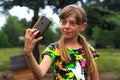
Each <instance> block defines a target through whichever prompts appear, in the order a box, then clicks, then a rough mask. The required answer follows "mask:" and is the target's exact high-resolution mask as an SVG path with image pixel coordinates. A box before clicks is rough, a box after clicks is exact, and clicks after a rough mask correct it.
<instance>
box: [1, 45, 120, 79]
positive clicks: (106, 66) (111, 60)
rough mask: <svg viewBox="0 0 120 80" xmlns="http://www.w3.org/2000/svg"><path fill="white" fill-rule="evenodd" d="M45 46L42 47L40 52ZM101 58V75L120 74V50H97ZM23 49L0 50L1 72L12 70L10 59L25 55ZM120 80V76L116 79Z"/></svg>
mask: <svg viewBox="0 0 120 80" xmlns="http://www.w3.org/2000/svg"><path fill="white" fill-rule="evenodd" d="M43 49H45V46H40V52H42V51H43ZM97 51H98V52H99V54H100V57H99V58H98V60H97V63H98V69H99V72H100V73H107V72H113V73H117V74H118V75H119V74H120V49H97ZM23 53H24V52H23V48H3V49H0V71H3V70H10V57H11V56H15V55H19V54H23ZM115 80H120V76H119V77H118V78H117V79H115Z"/></svg>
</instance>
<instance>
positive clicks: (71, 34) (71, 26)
mask: <svg viewBox="0 0 120 80" xmlns="http://www.w3.org/2000/svg"><path fill="white" fill-rule="evenodd" d="M60 29H61V33H62V35H63V36H64V38H75V37H76V36H78V34H79V32H80V25H78V24H77V22H76V19H75V16H74V15H73V14H72V15H70V16H69V17H67V18H66V19H64V20H63V19H61V20H60Z"/></svg>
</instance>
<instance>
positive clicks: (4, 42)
mask: <svg viewBox="0 0 120 80" xmlns="http://www.w3.org/2000/svg"><path fill="white" fill-rule="evenodd" d="M8 46H9V42H8V37H7V35H6V34H5V33H4V32H3V31H2V30H0V47H1V48H3V47H8Z"/></svg>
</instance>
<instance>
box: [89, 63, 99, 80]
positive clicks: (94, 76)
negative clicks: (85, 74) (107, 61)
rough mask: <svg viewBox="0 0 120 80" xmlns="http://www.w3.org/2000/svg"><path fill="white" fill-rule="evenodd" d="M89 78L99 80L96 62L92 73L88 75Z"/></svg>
mask: <svg viewBox="0 0 120 80" xmlns="http://www.w3.org/2000/svg"><path fill="white" fill-rule="evenodd" d="M90 80H99V74H98V69H97V65H96V63H95V71H94V73H93V74H92V75H91V76H90Z"/></svg>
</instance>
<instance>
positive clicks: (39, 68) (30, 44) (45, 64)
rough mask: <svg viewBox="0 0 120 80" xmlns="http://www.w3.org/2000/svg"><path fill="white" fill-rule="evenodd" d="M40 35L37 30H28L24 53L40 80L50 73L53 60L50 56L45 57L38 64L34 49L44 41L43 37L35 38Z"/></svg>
mask: <svg viewBox="0 0 120 80" xmlns="http://www.w3.org/2000/svg"><path fill="white" fill-rule="evenodd" d="M38 33H39V31H38V30H36V29H27V30H26V33H25V45H24V52H25V56H26V59H27V62H28V65H29V67H30V69H31V70H32V72H33V74H34V75H35V77H36V78H37V79H38V80H40V79H41V78H42V77H44V75H45V74H46V72H47V71H48V69H49V67H50V65H51V63H52V60H51V58H50V57H49V56H48V55H44V57H43V60H42V62H41V63H40V64H38V63H37V62H36V60H35V58H34V56H33V53H32V51H33V49H34V47H35V45H36V43H37V42H38V41H40V40H41V39H42V37H38V38H35V36H36V35H37V34H38Z"/></svg>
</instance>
